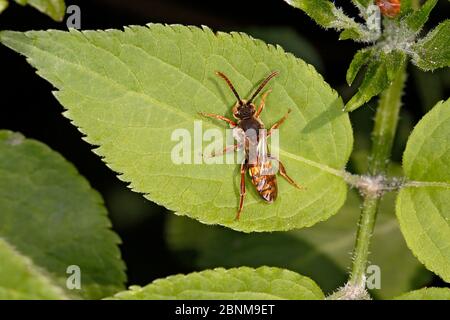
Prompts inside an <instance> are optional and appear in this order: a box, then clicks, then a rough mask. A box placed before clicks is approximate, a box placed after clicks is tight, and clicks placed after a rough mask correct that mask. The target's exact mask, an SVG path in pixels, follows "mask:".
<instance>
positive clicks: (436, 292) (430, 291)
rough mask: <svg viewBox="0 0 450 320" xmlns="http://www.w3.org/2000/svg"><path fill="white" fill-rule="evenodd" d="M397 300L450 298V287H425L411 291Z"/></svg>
mask: <svg viewBox="0 0 450 320" xmlns="http://www.w3.org/2000/svg"><path fill="white" fill-rule="evenodd" d="M396 299H397V300H450V289H449V288H423V289H420V290H415V291H411V292H408V293H405V294H402V295H401V296H399V297H397V298H396Z"/></svg>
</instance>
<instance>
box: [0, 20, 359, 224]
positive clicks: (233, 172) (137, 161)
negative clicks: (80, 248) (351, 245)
mask: <svg viewBox="0 0 450 320" xmlns="http://www.w3.org/2000/svg"><path fill="white" fill-rule="evenodd" d="M0 40H1V42H3V43H4V44H5V45H7V46H9V47H11V48H13V49H14V50H16V51H18V52H20V53H22V54H24V55H26V56H27V57H28V61H29V62H30V63H31V64H32V65H33V66H35V67H36V68H37V69H38V73H39V74H40V75H41V76H42V77H44V78H45V79H47V80H49V81H50V82H51V83H53V84H54V85H55V87H56V88H58V89H59V91H58V92H56V96H57V98H58V100H59V101H60V102H61V103H62V104H63V105H64V106H65V107H66V108H67V109H68V111H67V112H66V113H65V115H66V116H67V117H68V118H70V119H71V120H72V121H73V123H74V124H75V125H76V126H78V127H79V128H80V130H81V131H82V132H84V133H85V134H86V135H87V137H86V140H87V141H89V142H90V143H92V144H94V145H99V146H100V147H99V148H98V149H96V153H97V154H99V155H101V156H102V157H104V160H105V161H106V162H107V164H108V166H110V167H111V168H112V169H113V170H115V171H117V172H119V173H120V174H121V176H120V178H121V179H122V180H125V181H129V182H131V188H132V189H133V190H135V191H137V192H141V193H144V194H145V196H146V197H147V198H148V199H151V200H153V201H155V202H157V203H159V204H162V205H164V206H165V207H167V208H168V209H170V210H173V211H175V212H177V213H178V214H180V215H188V216H190V217H191V218H195V219H198V220H200V221H202V222H204V223H208V224H222V225H226V226H228V227H231V228H233V229H236V230H241V231H247V232H249V231H269V230H289V229H293V228H300V227H305V226H310V225H313V224H314V223H316V222H318V221H321V220H325V219H327V218H328V217H330V216H331V215H333V214H334V213H336V212H337V210H338V209H339V208H340V207H341V206H342V204H343V203H344V201H345V197H346V184H345V182H344V180H343V178H342V171H341V170H342V169H343V168H344V166H345V164H346V162H347V160H348V158H349V154H350V151H351V148H352V143H353V137H352V131H351V126H350V123H349V120H348V116H347V114H345V113H344V112H342V101H341V99H340V98H339V97H338V95H337V94H336V92H334V91H333V90H331V88H330V87H329V86H328V85H327V84H326V83H325V82H324V81H323V79H322V77H321V76H320V75H319V74H317V73H316V71H315V70H314V68H313V67H311V66H310V65H307V64H305V63H304V62H303V61H301V60H299V59H296V58H295V57H293V56H292V55H289V54H286V53H285V52H284V51H283V50H282V49H281V48H280V47H276V48H275V47H273V46H267V45H266V44H264V43H263V42H261V41H257V40H253V39H251V38H249V37H248V36H246V35H245V34H238V33H232V34H226V33H218V34H214V33H213V32H211V30H209V29H207V28H204V29H199V28H195V27H184V26H162V25H149V26H148V27H136V26H134V27H129V28H125V31H118V30H108V31H85V32H79V31H74V30H72V31H70V32H60V31H47V32H27V33H18V32H2V33H0ZM215 70H220V71H222V72H224V73H225V74H227V75H228V77H229V78H230V79H231V80H232V81H233V82H234V85H235V87H236V88H237V90H238V92H240V93H241V95H242V96H248V95H249V94H250V93H251V91H252V90H254V88H255V87H256V86H257V84H258V83H259V82H260V81H261V80H262V79H263V78H264V77H266V76H267V75H268V74H269V72H270V71H272V70H278V71H280V76H279V77H277V78H275V79H274V80H272V81H271V82H270V84H269V85H268V87H267V88H266V90H268V89H269V88H271V89H272V93H271V94H270V95H269V96H268V99H267V101H266V108H265V110H264V111H263V113H262V120H263V121H264V122H265V123H266V125H267V126H270V125H272V124H273V123H274V122H275V121H277V120H278V119H280V118H281V117H282V116H283V115H284V114H285V113H286V112H287V111H288V110H289V109H291V110H292V113H291V115H290V116H289V117H288V119H287V120H286V123H285V124H283V126H281V128H280V146H279V147H278V148H277V147H276V146H274V147H273V148H272V152H276V151H279V154H280V158H281V160H282V161H283V162H284V164H285V167H286V168H287V171H288V173H289V174H290V175H291V176H292V177H293V178H294V180H296V181H298V183H300V184H302V185H303V186H305V187H306V189H304V190H298V189H296V188H294V187H292V186H291V185H290V184H288V183H287V182H286V181H285V180H284V179H281V178H280V179H279V180H278V183H279V196H278V199H277V200H276V201H275V202H274V203H273V204H270V205H269V204H267V203H264V202H263V200H262V199H261V198H260V196H259V195H258V194H257V193H256V191H255V189H254V188H253V186H252V185H251V184H250V183H249V181H247V198H246V202H245V205H244V211H243V215H242V217H241V220H240V221H236V220H235V215H236V212H237V206H238V202H239V188H238V185H239V169H238V167H239V166H238V165H236V164H205V163H200V164H195V163H194V161H195V160H196V159H195V158H198V157H200V161H201V160H202V159H201V152H203V151H204V150H202V145H201V144H202V141H201V138H202V136H201V133H200V134H199V133H196V132H195V131H199V130H197V129H196V130H194V126H195V125H196V123H195V121H198V122H197V124H198V123H200V121H202V122H201V123H200V125H202V128H203V131H205V130H207V129H214V128H215V129H219V131H218V132H219V133H221V134H222V136H223V137H225V128H226V125H225V124H224V123H223V122H221V121H217V120H209V119H206V120H205V118H204V117H200V116H199V115H198V114H197V113H198V112H199V111H203V112H211V113H217V114H220V115H226V116H228V117H231V110H230V109H231V106H233V105H234V103H235V99H236V98H235V97H234V96H233V94H232V93H231V91H230V89H229V88H228V86H227V85H226V84H225V83H224V81H222V79H219V78H218V77H217V76H216V75H215V74H214V71H215ZM257 102H258V101H257ZM180 130H184V131H183V132H184V133H187V134H189V137H188V138H189V139H188V141H189V142H192V141H193V142H192V143H191V146H190V147H189V148H188V150H187V151H190V154H189V153H188V156H189V159H188V160H189V161H191V164H189V163H183V164H177V163H176V162H175V161H173V157H171V154H172V152H173V149H174V147H175V146H177V145H180V142H179V141H173V139H172V135H173V133H174V132H179V131H180ZM195 139H197V140H195ZM224 139H225V138H221V137H219V138H218V140H217V141H216V143H220V144H221V148H222V147H223V145H224V143H223V140H224ZM196 141H197V142H196ZM198 141H199V142H198ZM208 144H209V142H208V143H207V142H203V146H206V145H208ZM222 159H223V158H222ZM216 160H218V161H221V158H220V157H219V158H217V159H216ZM247 180H248V179H247Z"/></svg>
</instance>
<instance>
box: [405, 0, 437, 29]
mask: <svg viewBox="0 0 450 320" xmlns="http://www.w3.org/2000/svg"><path fill="white" fill-rule="evenodd" d="M437 1H438V0H428V1H427V2H425V3H424V4H423V5H422V7H420V9H419V10H417V11H414V12H412V13H411V14H410V15H408V16H407V17H406V18H405V21H406V24H407V25H408V27H409V29H411V30H412V31H413V32H419V31H420V30H421V29H422V27H423V26H424V24H425V23H426V22H427V20H428V17H429V15H430V12H431V10H433V8H434V6H435V5H436V3H437Z"/></svg>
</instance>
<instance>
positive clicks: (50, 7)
mask: <svg viewBox="0 0 450 320" xmlns="http://www.w3.org/2000/svg"><path fill="white" fill-rule="evenodd" d="M14 1H15V2H17V3H18V4H20V5H23V6H25V5H29V6H32V7H33V8H35V9H37V10H39V11H40V12H42V13H44V14H46V15H48V16H49V17H50V18H52V19H53V20H56V21H62V20H63V19H64V15H65V13H66V5H65V3H64V0H14Z"/></svg>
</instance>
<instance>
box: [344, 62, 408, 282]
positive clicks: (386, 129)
mask: <svg viewBox="0 0 450 320" xmlns="http://www.w3.org/2000/svg"><path fill="white" fill-rule="evenodd" d="M405 78H406V64H405V65H404V66H403V67H402V68H401V70H400V71H399V72H398V74H397V76H396V78H395V80H394V81H393V82H392V84H391V85H390V87H389V88H388V89H386V90H385V91H384V92H383V93H382V94H381V98H380V101H379V105H378V108H377V113H376V116H375V124H374V128H373V132H372V150H371V154H370V158H369V174H370V175H372V176H378V175H384V174H385V171H386V167H387V163H388V161H389V158H390V155H391V150H392V144H393V142H394V137H395V132H396V130H397V123H398V119H399V112H400V106H401V95H402V92H403V86H404V83H405ZM379 191H380V190H378V189H377V188H376V187H374V188H370V189H367V190H365V193H364V200H363V206H362V210H361V216H360V219H359V223H358V231H357V235H356V243H355V249H354V260H353V266H352V273H351V277H350V281H349V284H351V285H353V286H357V287H365V271H366V267H367V261H368V257H369V245H370V238H371V237H372V233H373V230H374V227H375V221H376V216H377V211H378V204H379V202H380V198H381V194H382V192H379Z"/></svg>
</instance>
